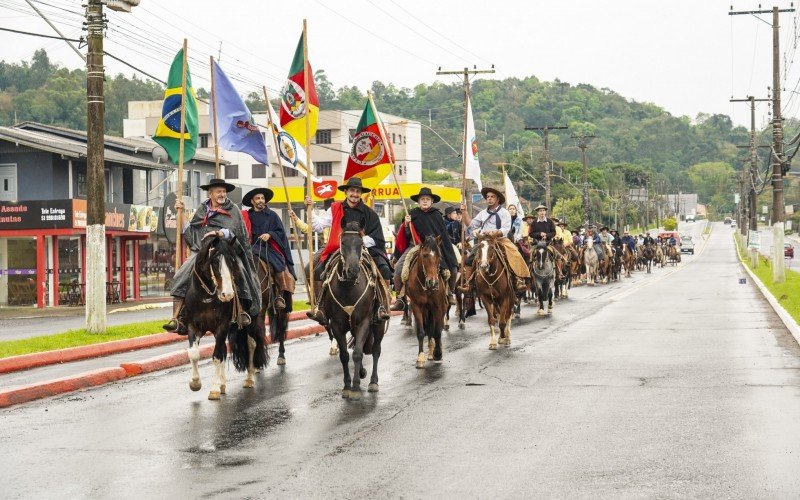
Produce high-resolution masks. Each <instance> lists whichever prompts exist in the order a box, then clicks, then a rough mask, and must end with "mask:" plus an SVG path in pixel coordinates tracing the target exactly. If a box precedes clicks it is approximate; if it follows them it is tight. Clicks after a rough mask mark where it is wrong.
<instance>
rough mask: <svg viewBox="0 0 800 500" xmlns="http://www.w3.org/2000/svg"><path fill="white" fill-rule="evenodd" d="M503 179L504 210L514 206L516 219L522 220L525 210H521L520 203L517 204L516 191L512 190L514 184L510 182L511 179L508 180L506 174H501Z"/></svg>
mask: <svg viewBox="0 0 800 500" xmlns="http://www.w3.org/2000/svg"><path fill="white" fill-rule="evenodd" d="M503 177H504V179H503V190H504V191H505V192H506V208H508V207H509V205H514V206H515V207H517V217H519V218H520V219H524V218H525V210H523V209H522V203H520V202H519V196H517V190H516V189H514V184H513V183H512V182H511V179H509V178H508V174H503Z"/></svg>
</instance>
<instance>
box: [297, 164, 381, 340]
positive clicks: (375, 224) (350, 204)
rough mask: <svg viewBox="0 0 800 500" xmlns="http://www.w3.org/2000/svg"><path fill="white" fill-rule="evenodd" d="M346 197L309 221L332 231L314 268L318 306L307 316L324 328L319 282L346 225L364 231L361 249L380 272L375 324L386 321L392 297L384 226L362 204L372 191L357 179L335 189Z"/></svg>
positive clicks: (309, 201)
mask: <svg viewBox="0 0 800 500" xmlns="http://www.w3.org/2000/svg"><path fill="white" fill-rule="evenodd" d="M337 189H338V190H339V191H342V192H343V193H344V194H345V199H344V201H335V202H333V203H332V204H331V208H330V210H328V211H326V212H325V213H324V214H323V215H317V214H313V215H312V219H311V229H313V230H314V231H315V232H318V233H321V232H323V231H324V230H325V228H328V227H329V228H331V233H330V236H329V237H328V244H327V245H325V248H324V249H323V250H322V254H320V259H319V264H318V265H317V267H316V268H315V269H314V290H315V291H316V292H317V299H318V300H317V307H316V308H315V309H314V310H312V311H309V312H308V313H307V315H308V317H309V318H311V319H313V320H314V321H316V322H317V323H319V324H321V325H323V326H326V325H327V319H326V318H325V315H324V314H323V313H322V308H321V307H320V302H323V303H324V301H325V300H327V295H323V294H321V290H322V279H323V276H324V275H325V268H326V264H327V260H328V257H330V255H331V254H332V253H334V252H335V251H336V250H338V249H339V236H341V234H342V230H343V229H344V228H345V226H346V225H347V224H348V223H349V222H354V221H355V222H358V227H359V228H360V229H361V230H362V231H363V232H364V247H365V248H366V249H367V251H368V252H369V255H370V257H372V260H373V261H375V265H376V267H377V268H378V271H379V272H380V275H381V278H382V279H378V280H377V281H378V283H379V285H378V288H381V291H380V293H379V294H378V297H376V300H378V301H379V303H380V305H379V306H378V309H377V313H376V317H375V318H374V319H375V321H385V320H387V319H389V317H390V316H389V302H390V301H391V296H390V292H389V288H390V287H389V280H390V279H392V270H391V267H389V258H388V257H387V256H386V239H385V237H384V235H383V226H381V221H380V219H379V218H378V214H376V213H375V211H374V210H373V209H371V208H370V207H368V206H367V205H365V204H364V201H363V200H362V199H361V197H362V196H363V195H365V194H367V193H369V192H370V191H371V190H370V189H369V188H367V187H365V186H364V185H363V183H362V182H361V179H360V178H358V177H351V178H349V179H347V182H346V183H345V184H342V185H340V186H339V187H338V188H337ZM305 203H306V207H307V209H308V210H311V207H312V206H313V200H312V199H311V197H309V196H306V200H305Z"/></svg>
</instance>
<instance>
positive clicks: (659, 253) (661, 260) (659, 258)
mask: <svg viewBox="0 0 800 500" xmlns="http://www.w3.org/2000/svg"><path fill="white" fill-rule="evenodd" d="M655 260H656V264H658V267H661V268H663V267H664V265H665V264H666V263H667V256H666V254H664V246H663V245H661V244H659V245H656V258H655Z"/></svg>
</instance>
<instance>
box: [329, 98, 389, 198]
mask: <svg viewBox="0 0 800 500" xmlns="http://www.w3.org/2000/svg"><path fill="white" fill-rule="evenodd" d="M393 164H394V151H393V150H392V145H391V144H389V141H387V140H386V134H385V130H384V128H383V124H382V123H381V119H380V116H379V115H378V111H377V110H376V109H375V105H374V103H373V102H372V99H367V105H366V106H365V107H364V113H362V114H361V120H359V122H358V128H357V129H356V133H355V135H354V136H353V147H352V149H351V150H350V157H349V158H348V159H347V167H346V168H345V171H344V179H343V180H342V182H347V179H349V178H351V177H360V178H361V181H362V183H363V185H364V186H365V187H368V188H370V189H374V188H375V186H377V185H378V184H380V183H381V181H383V179H385V178H386V176H387V175H389V174H390V173H391V172H392V168H393Z"/></svg>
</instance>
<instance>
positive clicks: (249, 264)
mask: <svg viewBox="0 0 800 500" xmlns="http://www.w3.org/2000/svg"><path fill="white" fill-rule="evenodd" d="M200 188H201V189H203V190H205V191H208V199H207V200H205V201H204V202H202V203H201V204H200V206H199V207H198V209H197V211H196V212H195V213H194V216H193V217H192V220H191V221H189V223H188V225H186V227H185V228H184V229H183V240H182V241H184V242H185V243H186V245H187V246H188V247H189V249H190V250H191V251H192V254H191V255H190V256H189V258H188V259H186V261H185V262H184V263H183V264H182V265H181V267H180V269H178V271H177V272H176V273H175V278H174V280H173V282H172V290H171V291H170V294H171V295H172V297H173V301H172V319H171V320H170V321H169V322H168V323H167V324H166V325H164V329H165V330H167V331H171V332H172V331H174V332H178V333H181V334H184V335H185V334H187V333H188V332H187V330H186V326H185V322H183V321H182V320H181V309H182V308H183V299H184V297H186V291H187V290H188V289H189V284H190V283H191V280H192V269H193V267H194V261H195V258H196V257H197V252H198V251H200V247H201V246H202V245H203V240H204V239H205V238H209V237H212V238H213V237H217V238H223V239H225V240H227V241H229V242H231V243H232V244H233V246H234V248H235V249H236V256H237V257H238V261H239V262H238V264H239V269H240V270H241V271H242V272H241V273H239V276H237V280H236V299H235V300H237V301H240V305H241V306H242V307H241V308H234V310H237V309H239V310H241V311H242V312H241V313H240V314H239V317H237V318H231V321H233V322H236V323H238V324H239V326H240V327H243V326H246V325H248V324H250V317H251V316H257V315H258V313H259V311H260V310H261V288H260V286H259V284H258V278H257V275H256V272H255V265H254V264H253V253H252V252H251V251H250V245H248V242H249V239H248V235H247V228H246V227H245V225H244V220H243V219H242V213H241V212H240V211H239V207H237V206H236V205H235V204H234V203H233V202H232V201H231V200H230V199H229V198H228V193H229V192H230V191H233V190H234V189H236V186H234V185H233V184H230V183H228V182H225V181H224V180H223V179H211V181H210V182H209V183H208V184H206V185H204V186H200ZM175 210H183V201H182V200H181V199H180V198H178V199H177V200H176V201H175ZM248 313H249V315H248Z"/></svg>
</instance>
